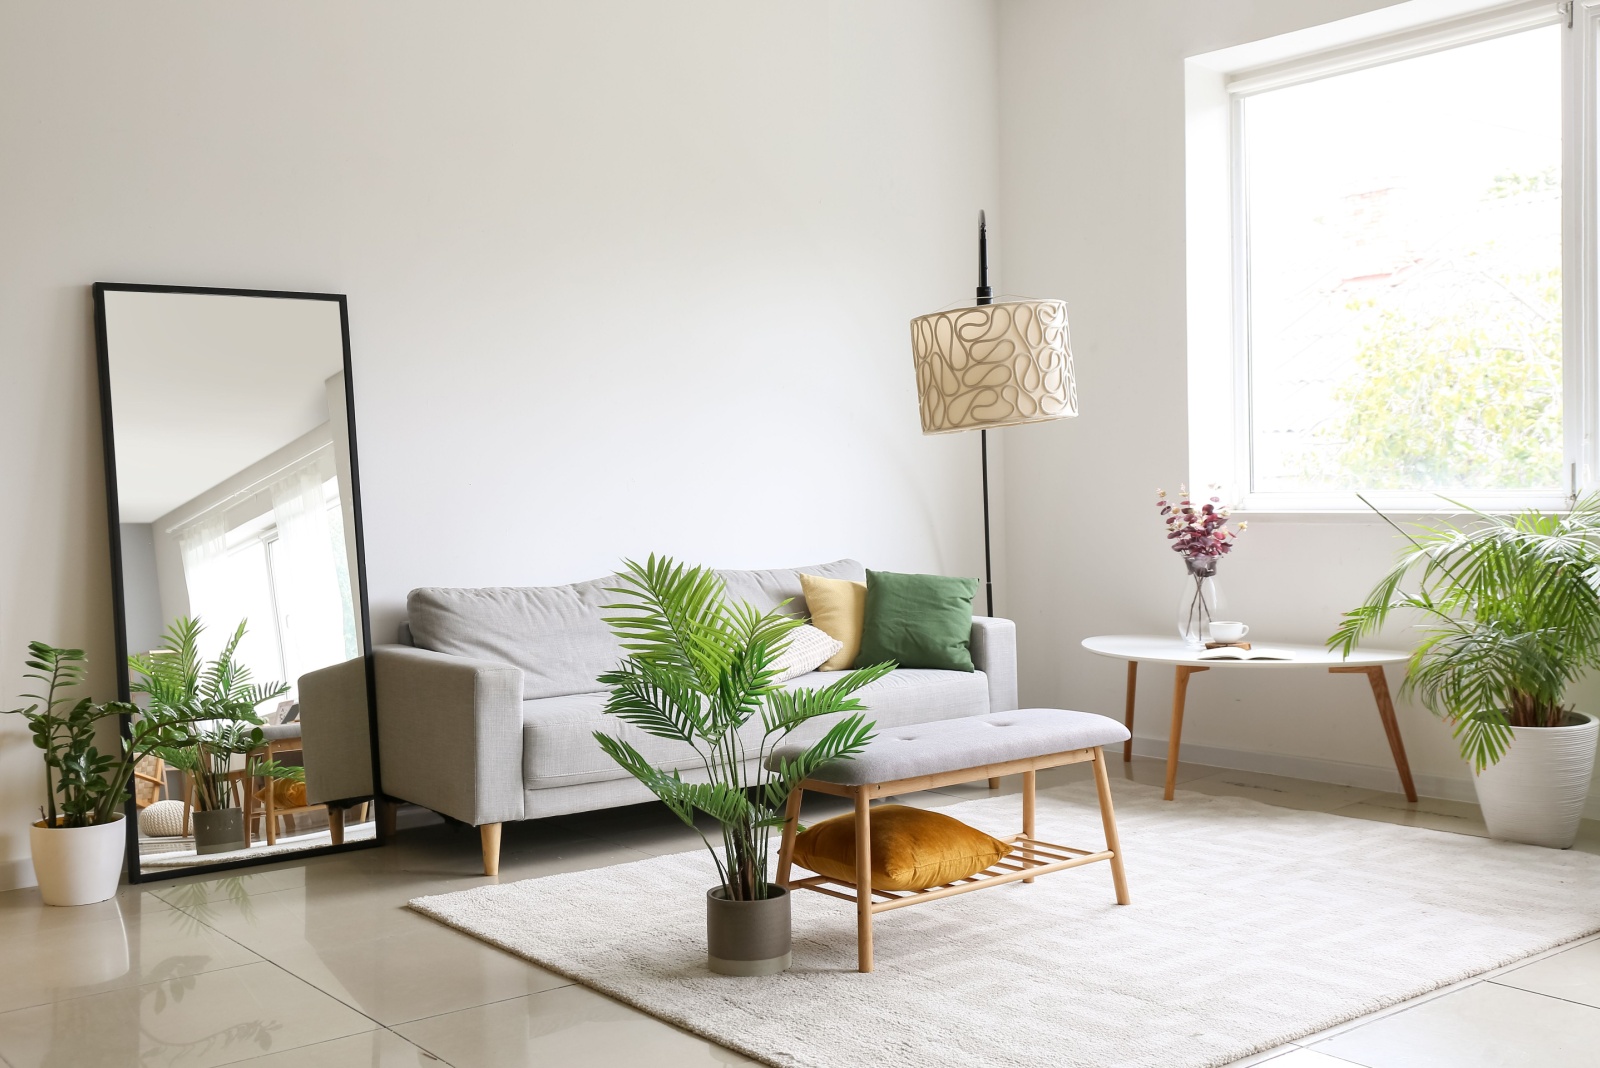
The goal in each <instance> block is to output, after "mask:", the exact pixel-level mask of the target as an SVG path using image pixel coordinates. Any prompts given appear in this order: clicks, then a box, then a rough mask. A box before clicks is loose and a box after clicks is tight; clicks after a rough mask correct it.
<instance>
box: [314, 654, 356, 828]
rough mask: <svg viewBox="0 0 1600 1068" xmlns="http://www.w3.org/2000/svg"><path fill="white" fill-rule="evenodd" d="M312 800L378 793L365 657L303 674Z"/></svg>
mask: <svg viewBox="0 0 1600 1068" xmlns="http://www.w3.org/2000/svg"><path fill="white" fill-rule="evenodd" d="M299 722H300V740H301V743H302V744H303V745H304V746H305V749H304V750H303V752H302V760H303V761H304V763H305V768H306V803H307V804H311V805H322V804H327V803H328V802H329V801H347V800H350V799H353V798H366V797H371V796H372V732H371V730H370V727H369V724H368V722H367V661H366V659H365V658H364V657H359V656H358V657H356V658H355V659H354V660H346V661H345V662H344V663H342V664H333V665H332V666H330V667H325V668H319V669H318V670H316V671H311V672H307V673H306V674H304V675H301V676H300V720H299Z"/></svg>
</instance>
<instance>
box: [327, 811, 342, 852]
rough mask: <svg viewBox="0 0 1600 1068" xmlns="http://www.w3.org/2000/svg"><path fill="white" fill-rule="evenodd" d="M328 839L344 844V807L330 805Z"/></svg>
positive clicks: (337, 843) (336, 843)
mask: <svg viewBox="0 0 1600 1068" xmlns="http://www.w3.org/2000/svg"><path fill="white" fill-rule="evenodd" d="M328 840H329V841H331V842H332V843H333V844H334V845H344V807H343V806H342V805H329V806H328Z"/></svg>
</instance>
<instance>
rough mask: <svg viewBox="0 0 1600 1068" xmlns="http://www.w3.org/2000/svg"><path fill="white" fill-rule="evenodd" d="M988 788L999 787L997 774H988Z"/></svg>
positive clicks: (994, 788) (995, 788) (996, 788)
mask: <svg viewBox="0 0 1600 1068" xmlns="http://www.w3.org/2000/svg"><path fill="white" fill-rule="evenodd" d="M989 789H991V790H998V789H1000V776H998V775H991V776H989Z"/></svg>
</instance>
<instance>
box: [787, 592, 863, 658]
mask: <svg viewBox="0 0 1600 1068" xmlns="http://www.w3.org/2000/svg"><path fill="white" fill-rule="evenodd" d="M800 592H801V593H803V594H805V598H806V607H807V608H809V609H810V610H811V625H812V626H813V627H816V628H817V629H818V630H820V631H822V632H823V633H824V634H826V635H827V636H828V637H830V638H832V639H833V640H834V641H836V642H842V643H843V644H844V648H843V649H840V650H839V651H838V652H837V653H834V654H833V655H832V656H830V657H828V659H826V660H824V661H823V662H822V664H821V666H820V667H818V668H817V670H818V671H844V670H845V669H846V668H853V667H855V666H856V654H857V653H859V652H860V651H861V624H862V621H863V620H864V619H865V618H866V615H867V584H866V583H865V582H852V581H850V580H849V579H830V578H819V577H818V576H816V575H807V574H803V573H802V574H801V576H800Z"/></svg>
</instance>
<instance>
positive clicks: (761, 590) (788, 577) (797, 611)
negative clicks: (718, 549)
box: [717, 560, 867, 619]
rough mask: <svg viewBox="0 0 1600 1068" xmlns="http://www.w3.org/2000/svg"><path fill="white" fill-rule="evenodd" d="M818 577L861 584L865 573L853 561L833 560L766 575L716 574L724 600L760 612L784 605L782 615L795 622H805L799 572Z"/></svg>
mask: <svg viewBox="0 0 1600 1068" xmlns="http://www.w3.org/2000/svg"><path fill="white" fill-rule="evenodd" d="M802 571H804V572H805V573H806V574H808V575H821V576H822V577H823V578H832V579H850V580H851V581H854V582H865V581H866V578H867V569H866V568H864V567H862V566H861V564H860V563H859V562H857V561H855V560H835V561H834V562H833V563H831V564H817V565H816V566H815V567H778V568H773V569H772V570H770V571H718V572H717V575H718V576H719V577H720V578H721V579H722V581H723V584H724V585H726V586H727V587H728V600H729V601H730V602H733V603H735V604H737V603H738V602H740V601H745V602H748V603H750V604H753V605H755V606H756V607H757V608H759V609H761V610H762V611H763V612H770V611H771V610H772V609H774V608H776V607H778V605H780V604H783V602H784V601H788V602H789V604H788V605H787V606H785V608H784V610H783V611H784V614H785V615H790V616H794V617H795V618H797V619H803V618H808V617H809V616H810V615H811V613H810V611H809V610H808V609H807V608H806V596H805V591H803V590H802V589H801V588H800V572H802Z"/></svg>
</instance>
